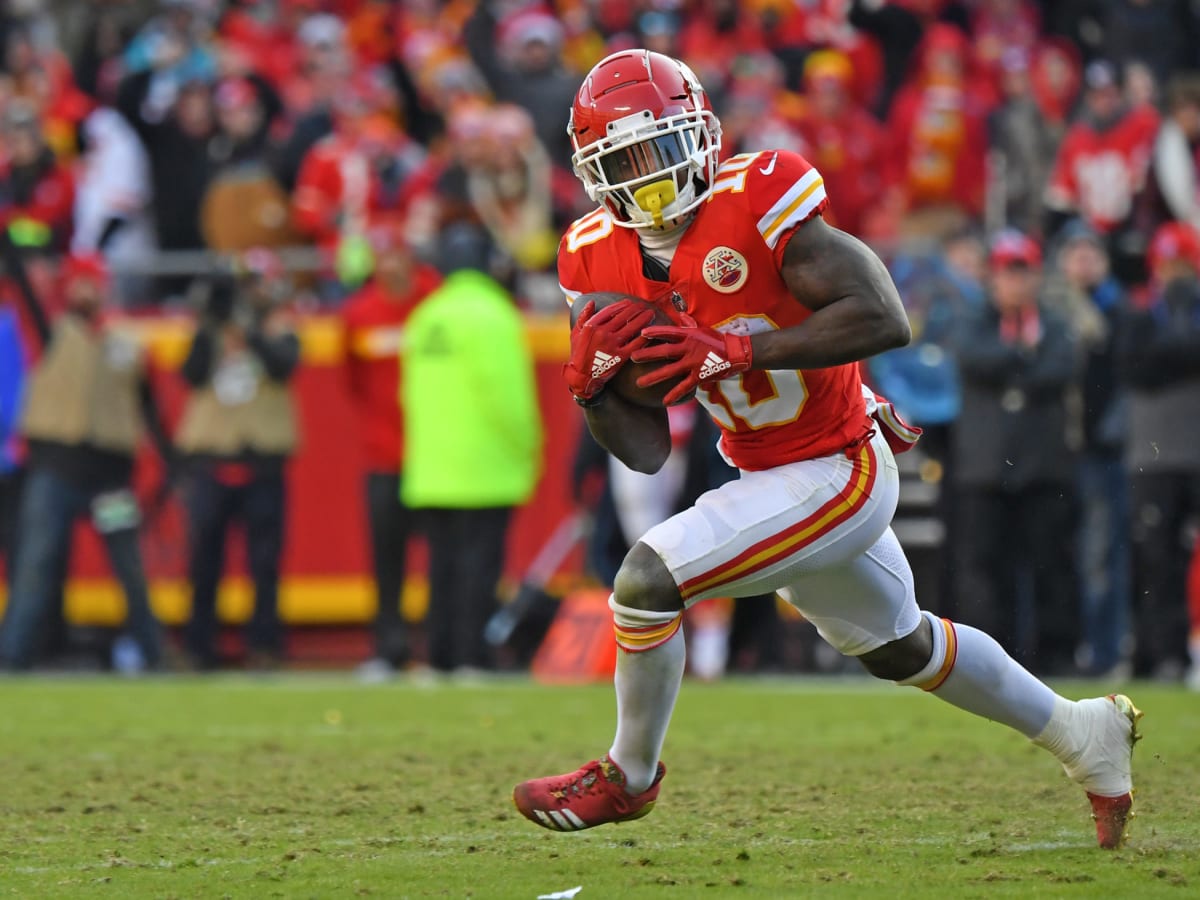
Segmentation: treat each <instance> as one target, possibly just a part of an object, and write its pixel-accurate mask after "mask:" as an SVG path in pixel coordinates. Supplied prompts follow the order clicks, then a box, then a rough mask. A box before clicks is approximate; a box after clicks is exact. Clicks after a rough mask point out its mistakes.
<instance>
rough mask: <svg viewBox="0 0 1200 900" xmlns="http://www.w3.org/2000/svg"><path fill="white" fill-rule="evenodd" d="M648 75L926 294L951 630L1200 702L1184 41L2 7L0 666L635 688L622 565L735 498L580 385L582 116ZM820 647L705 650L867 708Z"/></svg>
mask: <svg viewBox="0 0 1200 900" xmlns="http://www.w3.org/2000/svg"><path fill="white" fill-rule="evenodd" d="M641 46H644V47H649V48H651V49H654V50H658V51H661V52H664V53H668V54H671V55H674V56H678V57H680V58H681V59H683V60H685V61H686V62H687V63H688V64H689V65H690V66H691V67H692V68H693V69H694V70H695V71H696V72H697V74H698V75H699V76H700V78H701V80H702V81H703V83H704V84H705V86H706V88H707V89H708V91H709V92H710V94H711V95H712V100H713V104H714V107H715V108H716V110H717V112H718V114H719V115H720V117H721V120H722V124H723V128H724V148H725V153H726V154H727V155H732V154H734V153H738V152H743V151H747V150H757V149H763V148H772V149H773V148H785V149H790V150H795V151H798V152H800V153H802V154H804V155H805V156H806V157H807V158H808V159H809V160H810V161H811V162H812V163H813V164H814V165H816V166H817V167H818V168H819V169H820V170H821V172H822V173H823V175H824V177H825V179H826V182H827V184H828V191H829V195H830V197H831V200H832V207H831V210H830V212H829V218H830V219H831V221H833V222H834V224H836V225H838V226H840V227H842V228H844V229H846V230H848V231H851V232H853V233H855V234H857V235H859V236H861V237H862V238H863V239H865V240H867V241H868V242H869V243H871V245H872V246H873V247H874V248H875V249H876V250H877V252H879V253H880V255H881V256H882V257H883V258H884V259H885V261H886V262H887V263H888V265H889V268H890V269H891V271H892V273H893V276H894V277H895V279H896V281H897V284H898V285H899V287H900V289H901V293H902V295H903V298H904V301H905V304H906V306H907V308H908V310H909V315H910V318H911V319H912V322H913V331H914V342H913V344H912V346H910V347H908V348H905V349H904V350H902V351H896V352H893V353H889V354H887V355H885V356H883V357H880V358H877V359H874V360H871V361H870V363H869V364H867V365H865V366H864V373H865V374H866V376H867V378H868V379H869V381H870V382H871V383H872V384H873V385H874V386H875V387H876V389H877V390H878V391H879V392H880V393H882V394H884V395H886V396H888V398H889V399H891V400H892V401H894V402H895V403H896V404H897V406H898V407H899V408H900V410H901V411H902V412H903V413H904V414H906V416H907V417H908V419H909V420H910V421H912V422H913V423H915V424H918V425H920V426H922V427H923V428H924V429H925V437H924V439H923V441H922V443H921V445H920V447H919V448H918V450H917V451H915V452H913V453H910V454H906V455H905V456H904V457H902V458H901V464H902V468H903V471H904V489H903V493H902V500H901V508H900V511H899V513H898V516H897V522H896V530H897V533H898V534H899V536H900V538H901V540H902V542H903V543H904V544H905V546H906V548H907V549H908V551H909V553H910V556H911V559H912V562H913V565H914V569H915V571H916V574H917V579H918V593H919V594H920V595H921V597H922V605H923V606H924V607H925V608H929V609H933V610H937V611H939V612H942V613H944V614H948V615H949V614H952V615H954V616H955V617H956V618H957V619H959V620H961V621H965V622H969V623H971V624H978V625H982V626H983V627H986V628H988V629H990V630H991V631H992V632H993V633H994V634H996V636H997V637H998V638H999V639H1001V640H1002V642H1004V643H1005V645H1006V646H1007V648H1008V649H1009V650H1010V652H1013V653H1014V654H1016V655H1017V656H1018V658H1020V659H1022V660H1023V661H1024V662H1025V663H1026V664H1027V665H1029V666H1030V667H1031V668H1033V669H1034V670H1035V671H1038V672H1041V673H1043V674H1051V675H1060V674H1086V675H1104V676H1108V677H1112V678H1118V679H1119V678H1123V677H1129V676H1131V675H1137V676H1143V677H1155V678H1159V679H1162V680H1165V681H1180V680H1184V679H1187V680H1188V681H1189V682H1190V683H1191V684H1192V685H1193V686H1195V687H1197V688H1198V689H1200V560H1198V558H1197V553H1196V550H1195V548H1196V546H1197V529H1198V524H1200V278H1198V273H1200V234H1198V232H1197V229H1198V228H1200V179H1198V168H1200V4H1197V3H1194V2H1189V0H1062V2H1053V3H1051V2H1042V3H1037V2H1030V0H961V2H954V0H791V2H789V0H755V2H745V3H735V2H729V0H656V2H651V0H643V2H619V3H618V2H608V0H562V2H558V3H548V4H547V3H530V2H520V0H507V2H487V0H485V2H480V3H474V2H469V0H451V2H435V0H412V2H386V0H228V2H220V0H96V2H90V3H75V2H67V0H5V2H2V3H0V132H2V133H3V140H2V141H0V228H2V234H0V251H2V254H0V259H2V263H3V270H2V273H0V274H2V277H0V538H2V539H0V559H2V560H3V566H4V575H5V577H4V586H3V587H0V593H2V594H3V596H4V597H5V612H4V620H3V626H2V628H0V663H3V665H4V666H5V667H7V668H9V669H14V670H27V669H30V668H52V669H64V668H65V669H72V670H76V669H96V670H103V669H116V670H117V671H121V672H125V673H129V674H137V673H140V672H145V671H154V670H187V671H208V670H215V669H220V668H229V667H237V668H253V669H273V668H277V667H281V666H286V667H351V666H354V667H357V668H358V671H359V672H360V674H361V675H362V677H363V678H369V679H377V678H386V677H388V676H389V675H390V674H392V673H395V672H400V671H416V672H419V673H427V672H430V671H432V672H434V673H453V672H459V673H464V672H465V673H468V674H473V673H477V672H479V671H481V670H490V669H496V668H499V669H504V670H523V669H525V668H526V667H528V666H530V665H532V666H533V669H534V671H535V673H541V674H542V675H543V676H544V677H548V678H551V677H561V678H588V677H605V676H606V672H607V667H608V666H610V665H611V660H609V659H608V658H607V657H606V656H605V654H604V653H603V652H599V651H597V653H593V652H592V650H593V649H595V647H599V646H600V645H601V644H603V645H604V646H609V645H610V644H611V639H610V638H609V633H608V630H607V629H608V627H609V626H608V625H607V624H604V621H603V620H605V619H606V617H605V615H604V614H603V613H602V614H600V615H599V616H595V615H592V613H594V612H595V610H596V609H597V606H596V604H597V603H598V602H599V603H601V604H602V601H603V598H604V596H606V587H605V586H606V584H607V583H609V582H610V580H611V578H612V575H613V574H614V572H615V569H616V567H617V565H619V562H620V559H621V556H622V554H623V552H624V550H625V548H626V547H627V546H628V545H629V544H630V543H631V542H633V541H636V539H637V536H638V535H639V534H641V533H642V532H643V531H644V530H645V528H646V527H648V526H649V525H652V524H654V523H656V522H657V521H659V520H661V519H662V518H665V517H666V516H668V515H670V514H671V513H672V512H673V511H674V510H676V509H679V508H681V506H682V505H686V504H687V503H689V502H690V500H691V499H692V498H694V497H695V496H696V495H698V493H700V492H702V491H703V490H706V489H708V488H711V487H713V486H715V485H716V484H719V483H721V482H722V481H723V480H727V479H728V478H730V477H733V476H734V474H735V473H733V472H732V471H731V470H728V469H727V468H726V467H724V464H723V463H721V461H720V459H719V457H717V456H716V454H715V451H714V449H713V444H714V441H715V437H716V436H715V434H714V432H713V430H712V427H711V425H710V423H709V422H708V421H707V417H706V416H704V415H703V414H700V415H697V410H696V408H694V407H681V408H677V409H674V410H672V428H673V433H674V434H675V436H676V452H675V453H674V454H673V455H672V458H671V460H670V461H669V463H668V466H667V467H666V469H665V470H664V472H663V473H660V475H659V476H656V477H654V478H652V479H642V478H639V477H636V476H634V473H630V472H628V470H625V469H624V468H623V467H622V466H620V465H619V464H617V463H615V462H614V461H612V460H610V459H608V458H607V457H606V456H605V454H604V453H603V451H601V450H600V449H599V448H598V447H596V446H595V445H594V444H593V443H592V442H591V441H590V439H589V438H588V437H587V435H586V433H585V431H584V430H583V428H582V421H581V417H580V416H579V415H578V413H577V411H576V410H575V407H574V405H573V404H572V403H571V401H570V397H569V394H568V393H567V392H566V391H565V390H564V389H563V386H562V384H561V381H560V375H559V370H560V368H561V365H562V363H563V361H564V360H565V357H566V349H567V345H568V330H569V329H568V325H567V321H566V312H565V307H564V304H563V298H562V295H561V293H560V291H559V289H558V285H557V278H556V276H555V271H554V256H555V251H556V247H557V242H558V238H559V236H560V235H561V233H562V231H563V229H564V228H565V227H566V226H567V225H568V224H569V223H570V222H571V221H572V220H573V219H575V218H576V217H578V216H580V215H582V214H584V213H586V212H587V211H588V210H589V204H588V202H587V200H586V197H584V195H583V192H582V188H581V187H580V185H579V183H578V182H577V181H576V179H575V178H574V177H573V175H572V174H571V171H570V145H569V142H568V140H567V135H566V120H567V113H568V110H569V107H570V104H571V100H572V98H573V95H574V92H575V90H576V88H577V86H578V82H579V80H580V78H581V77H582V75H583V73H585V72H586V71H587V70H588V69H589V68H590V67H591V65H592V64H594V63H595V62H596V61H598V60H599V59H600V58H601V57H602V56H604V55H606V54H607V53H610V52H613V51H615V50H618V49H625V48H632V47H641ZM812 589H813V590H833V591H836V590H838V585H837V584H836V579H834V580H832V581H831V582H830V583H820V582H814V584H813V587H812ZM1189 598H1190V608H1191V613H1190V617H1189ZM560 606H561V608H560ZM789 609H790V608H787V607H784V606H782V605H781V604H780V603H779V602H778V601H777V600H776V598H774V597H759V598H748V599H746V600H742V601H738V602H737V603H722V602H720V601H714V602H712V603H709V604H704V605H702V606H701V607H698V608H697V609H695V610H693V611H692V613H691V615H690V618H689V622H688V629H689V640H690V641H691V657H690V659H691V665H692V671H693V673H694V674H695V675H697V676H699V677H706V678H714V677H718V676H720V675H721V674H722V673H724V672H726V671H737V672H793V671H795V672H800V671H841V670H842V669H843V668H844V667H845V665H846V663H845V661H843V660H841V659H840V658H838V657H837V656H836V654H832V655H831V654H829V653H827V652H825V651H824V648H822V647H821V646H820V645H819V644H818V642H817V641H816V639H815V636H814V634H813V633H812V632H811V630H810V629H809V628H808V627H807V626H806V625H805V624H804V623H803V622H801V621H799V620H798V619H797V618H795V616H794V613H790V612H789ZM556 612H557V613H559V616H558V620H557V622H556V624H555V625H554V627H553V628H552V630H551V638H550V639H549V640H548V641H546V642H545V643H543V642H542V638H543V636H544V635H545V633H546V629H547V627H549V625H550V622H551V619H552V618H553V617H554V615H555V613H556ZM597 621H599V622H600V624H599V625H597V624H596V622H597ZM1189 633H1190V634H1191V635H1192V640H1191V643H1190V645H1189ZM601 634H602V635H603V640H602V641H600V642H599V643H598V644H596V645H595V647H593V645H592V644H591V643H590V642H591V640H592V638H593V637H595V636H596V635H601ZM597 640H598V641H599V638H597ZM539 647H540V649H541V653H540V655H538V650H539ZM1189 651H1190V655H1189Z"/></svg>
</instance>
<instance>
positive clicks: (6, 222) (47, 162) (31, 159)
mask: <svg viewBox="0 0 1200 900" xmlns="http://www.w3.org/2000/svg"><path fill="white" fill-rule="evenodd" d="M0 135H2V136H3V146H2V147H0V228H5V229H7V230H8V237H9V239H11V240H12V242H13V243H14V244H16V245H18V246H21V247H25V248H27V249H30V250H33V251H37V252H42V253H59V252H62V251H64V250H66V249H67V246H68V245H69V243H70V240H71V228H72V222H71V213H72V207H73V204H74V202H75V182H74V179H73V178H72V176H71V172H70V170H69V169H68V168H67V167H66V166H64V165H62V164H61V163H59V162H58V161H57V160H56V159H55V158H54V153H53V152H52V151H51V149H50V147H49V146H48V145H47V144H46V139H45V136H44V135H43V133H42V127H41V122H40V121H39V119H38V115H37V110H36V109H35V108H34V107H33V106H32V105H31V104H29V103H28V102H26V101H24V100H13V101H10V102H9V103H8V104H7V106H6V107H5V109H4V111H3V114H2V116H0Z"/></svg>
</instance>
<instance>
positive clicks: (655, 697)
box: [513, 440, 896, 830]
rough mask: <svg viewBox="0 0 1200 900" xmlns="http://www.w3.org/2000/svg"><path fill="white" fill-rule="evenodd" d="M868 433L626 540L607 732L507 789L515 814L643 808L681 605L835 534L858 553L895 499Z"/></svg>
mask: <svg viewBox="0 0 1200 900" xmlns="http://www.w3.org/2000/svg"><path fill="white" fill-rule="evenodd" d="M876 443H878V444H879V445H882V440H879V441H877V442H872V445H870V446H866V447H862V448H860V449H859V450H858V451H856V452H855V453H854V454H852V455H851V456H836V457H826V458H824V459H818V460H807V461H804V462H800V463H794V464H791V465H788V466H782V467H779V468H777V469H772V470H768V471H763V472H747V473H743V476H742V477H741V478H739V479H738V480H736V481H731V482H729V483H727V484H725V485H723V486H721V487H720V488H718V489H716V490H713V491H709V492H708V493H706V494H704V495H703V496H702V497H700V499H699V500H697V502H696V504H695V505H694V506H692V507H691V508H689V509H687V510H684V511H683V512H682V513H680V514H678V515H676V516H673V517H672V518H670V519H668V520H667V521H666V522H663V523H662V524H660V525H658V526H656V527H655V528H653V529H651V530H650V531H649V532H648V533H647V534H646V535H645V536H644V537H643V539H642V540H641V541H640V542H639V543H638V544H637V545H635V546H634V548H633V549H632V550H631V551H630V553H629V555H628V556H627V557H626V559H625V561H624V563H623V564H622V566H621V569H620V571H619V572H618V574H617V578H616V581H615V584H614V592H613V597H612V598H611V600H610V606H611V608H612V610H613V624H614V630H615V633H616V640H617V644H618V646H619V648H620V652H619V653H618V654H617V671H616V677H615V684H616V692H617V732H616V737H615V739H614V741H613V744H612V747H611V749H610V751H609V753H608V755H607V756H606V757H605V758H604V759H601V760H597V761H594V762H592V763H588V764H587V765H585V766H584V767H583V768H582V769H580V770H578V771H577V772H574V773H568V774H567V775H562V776H552V777H550V778H539V779H534V780H532V781H527V782H524V783H522V784H520V785H518V786H517V788H516V790H515V791H514V794H513V799H514V802H515V803H516V805H517V808H518V809H519V810H520V811H521V812H522V813H523V814H524V815H525V816H526V817H527V818H529V819H531V820H532V821H535V822H538V823H539V824H542V825H545V826H546V827H549V828H559V829H562V830H572V829H578V828H587V827H591V826H593V825H599V824H603V823H605V822H612V821H621V820H624V819H629V818H634V817H635V816H637V815H643V814H645V812H647V811H648V810H649V806H650V804H651V803H652V802H653V800H654V798H655V797H656V796H657V794H658V786H659V781H660V780H661V778H662V775H663V772H664V769H663V767H662V764H661V763H660V762H659V760H658V756H659V752H660V750H661V748H662V743H663V739H664V737H665V735H666V731H667V725H668V723H669V721H670V717H671V712H672V710H673V708H674V705H675V699H676V696H677V695H678V692H679V685H680V682H681V680H682V677H683V671H684V664H685V654H684V643H683V634H682V632H681V631H680V624H681V621H682V616H683V610H684V606H685V604H686V603H688V602H695V601H698V600H701V599H705V598H708V597H716V596H735V597H736V596H745V595H750V594H759V593H763V592H765V591H774V590H775V589H777V588H779V587H783V586H784V585H786V584H788V583H790V582H792V581H794V580H795V579H796V578H797V577H798V575H799V574H800V572H801V571H803V570H804V568H805V566H806V559H807V557H808V556H809V555H810V554H811V553H812V552H814V550H815V549H816V548H820V547H822V546H825V545H827V544H829V543H832V542H837V541H839V539H840V541H841V543H840V544H839V546H840V547H841V548H842V552H844V553H845V555H846V557H847V558H851V557H853V556H854V555H857V554H860V553H862V551H863V550H865V549H866V548H867V547H869V546H870V545H871V544H872V543H873V542H874V541H875V539H876V538H877V537H878V535H879V534H880V533H881V532H882V530H883V529H884V528H886V527H887V522H888V520H889V519H890V517H891V515H892V512H893V511H894V509H895V503H896V497H895V490H894V488H893V489H892V490H891V491H890V492H887V491H883V492H875V491H874V490H873V487H874V485H875V484H876V483H884V481H886V479H884V478H880V471H881V465H882V462H881V460H882V457H881V455H880V453H879V450H878V448H877V447H876V446H875V445H876ZM890 464H891V466H892V470H893V476H894V467H895V463H894V461H892V462H891V463H890ZM614 787H615V788H617V789H615V790H614Z"/></svg>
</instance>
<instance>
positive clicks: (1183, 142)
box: [1152, 74, 1200, 229]
mask: <svg viewBox="0 0 1200 900" xmlns="http://www.w3.org/2000/svg"><path fill="white" fill-rule="evenodd" d="M1168 98H1169V109H1168V112H1167V117H1166V119H1164V120H1163V123H1162V127H1161V128H1160V129H1159V131H1158V137H1157V138H1156V139H1155V141H1154V162H1153V166H1152V172H1153V180H1154V186H1155V188H1156V189H1157V193H1158V196H1159V198H1160V199H1161V202H1162V205H1163V207H1164V209H1163V210H1161V211H1160V214H1162V215H1163V218H1167V219H1178V220H1179V221H1181V222H1186V223H1187V224H1189V225H1191V226H1192V228H1195V229H1200V75H1196V74H1192V75H1181V76H1178V77H1176V78H1175V79H1174V80H1173V81H1172V82H1171V84H1170V87H1169V89H1168Z"/></svg>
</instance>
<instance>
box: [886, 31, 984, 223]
mask: <svg viewBox="0 0 1200 900" xmlns="http://www.w3.org/2000/svg"><path fill="white" fill-rule="evenodd" d="M967 49H968V41H967V38H966V36H965V35H964V34H963V33H962V32H961V31H959V30H958V29H957V28H955V27H953V26H950V25H934V26H931V27H930V28H929V30H928V31H927V32H926V34H925V37H924V39H923V40H922V41H921V47H920V49H919V51H918V55H917V62H916V65H915V68H914V72H913V78H912V80H911V81H910V82H909V83H907V84H906V85H905V86H904V87H903V88H901V89H900V92H899V93H898V94H897V95H896V101H895V103H894V105H893V106H892V110H891V112H890V114H889V116H888V132H889V133H890V135H891V138H892V141H893V148H892V151H891V154H890V156H889V158H890V160H891V163H892V173H891V175H890V180H891V181H892V183H894V184H895V185H897V186H898V188H899V189H900V196H901V197H902V208H903V210H904V211H905V213H906V221H905V229H906V231H907V232H908V233H910V234H914V235H924V236H930V237H935V238H940V237H944V236H945V235H946V234H949V233H951V232H953V231H956V230H958V229H959V228H961V227H962V226H963V225H964V224H966V222H967V221H968V220H970V219H973V218H977V217H978V216H979V215H981V214H982V212H983V199H984V183H985V181H986V178H985V167H984V158H985V155H986V152H987V128H986V120H985V115H986V98H985V96H984V93H983V91H982V90H981V87H980V85H979V84H977V83H975V82H973V81H972V80H971V79H970V77H969V72H968V70H967Z"/></svg>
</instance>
